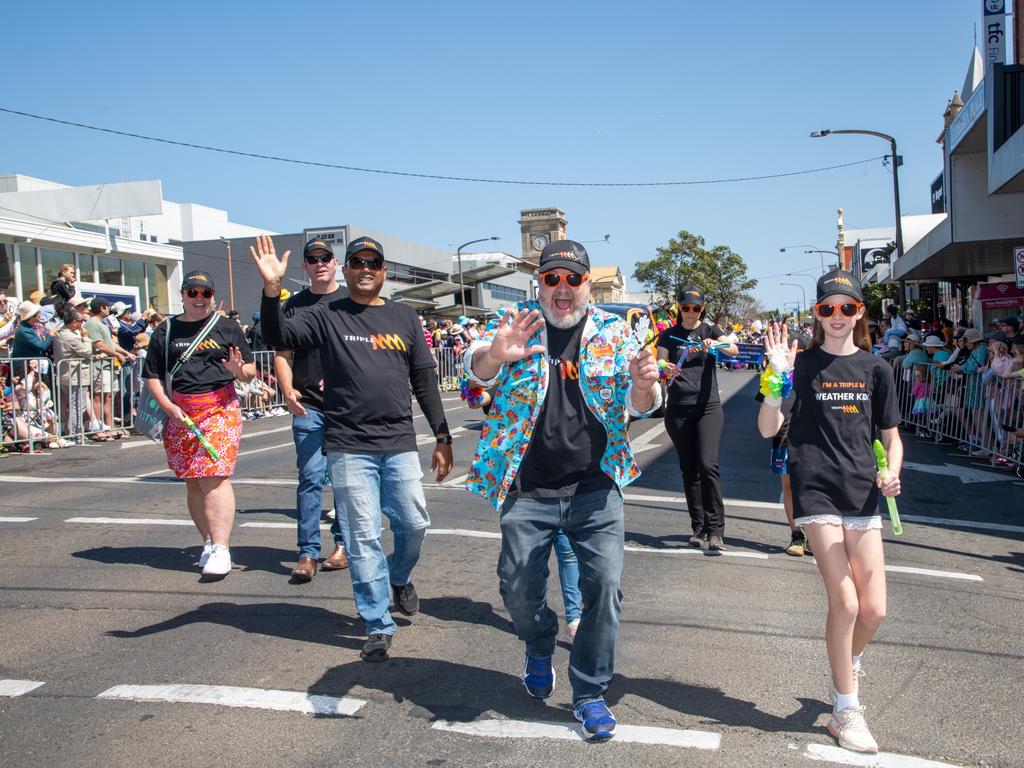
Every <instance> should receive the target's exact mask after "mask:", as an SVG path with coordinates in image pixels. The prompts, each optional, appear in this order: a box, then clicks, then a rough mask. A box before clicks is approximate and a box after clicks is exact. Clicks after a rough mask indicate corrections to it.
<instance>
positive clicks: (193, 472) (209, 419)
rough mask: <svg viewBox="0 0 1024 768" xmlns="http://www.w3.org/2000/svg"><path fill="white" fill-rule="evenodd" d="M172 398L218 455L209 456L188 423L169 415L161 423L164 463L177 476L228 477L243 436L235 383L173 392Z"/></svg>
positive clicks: (236, 458) (233, 466)
mask: <svg viewBox="0 0 1024 768" xmlns="http://www.w3.org/2000/svg"><path fill="white" fill-rule="evenodd" d="M171 400H172V401H173V402H174V404H175V405H177V406H178V407H179V408H181V410H183V411H184V412H185V415H186V416H188V417H189V418H190V419H192V421H193V422H195V425H196V426H197V427H198V428H199V431H200V432H202V433H203V435H204V436H205V437H206V439H207V440H208V441H209V442H210V444H211V445H212V446H213V447H214V449H215V450H216V451H217V453H218V454H219V455H220V458H219V459H216V460H215V459H214V458H213V457H212V456H210V454H209V453H208V452H207V450H206V449H205V448H204V447H203V446H202V444H201V443H200V442H199V440H198V439H197V438H196V436H195V435H194V434H192V431H191V430H190V429H188V427H180V426H178V425H177V424H176V423H174V422H173V421H171V419H168V420H167V424H166V426H165V427H164V451H165V452H166V453H167V466H168V467H170V468H171V469H172V470H173V471H174V474H175V475H176V476H178V477H230V476H231V475H232V473H234V471H235V462H236V461H237V460H238V441H239V440H241V438H242V412H241V410H240V409H239V407H238V397H237V395H236V394H235V387H234V385H232V384H228V385H227V386H224V387H221V388H220V389H217V390H214V391H213V392H204V393H203V394H200V395H186V394H182V393H180V392H175V393H173V395H172V396H171Z"/></svg>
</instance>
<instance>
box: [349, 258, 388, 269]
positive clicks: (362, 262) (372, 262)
mask: <svg viewBox="0 0 1024 768" xmlns="http://www.w3.org/2000/svg"><path fill="white" fill-rule="evenodd" d="M348 266H349V267H350V268H352V269H363V267H366V268H367V269H371V270H373V271H374V272H380V271H381V270H382V269H384V259H364V258H363V257H362V256H349V257H348Z"/></svg>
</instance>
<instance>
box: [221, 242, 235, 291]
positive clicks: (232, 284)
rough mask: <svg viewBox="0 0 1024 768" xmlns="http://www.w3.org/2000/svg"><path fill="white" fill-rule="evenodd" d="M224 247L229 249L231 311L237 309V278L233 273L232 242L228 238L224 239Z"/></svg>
mask: <svg viewBox="0 0 1024 768" xmlns="http://www.w3.org/2000/svg"><path fill="white" fill-rule="evenodd" d="M221 240H223V241H224V245H225V246H227V249H228V302H229V303H230V304H231V309H234V308H235V276H234V275H233V274H232V273H231V241H230V240H228V239H227V238H226V237H222V238H221Z"/></svg>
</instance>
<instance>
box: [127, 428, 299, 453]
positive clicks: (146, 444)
mask: <svg viewBox="0 0 1024 768" xmlns="http://www.w3.org/2000/svg"><path fill="white" fill-rule="evenodd" d="M291 429H292V425H291V424H289V425H288V426H287V427H276V428H275V429H263V430H260V431H259V432H243V433H242V437H241V439H242V440H245V439H247V438H250V437H259V436H260V435H273V434H275V433H277V432H285V431H287V432H291ZM163 447H164V446H163V443H155V442H153V441H152V440H148V439H145V438H144V439H142V440H137V441H134V442H131V443H121V450H122V451H125V450H128V449H129V448H163Z"/></svg>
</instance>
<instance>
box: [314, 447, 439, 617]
mask: <svg viewBox="0 0 1024 768" xmlns="http://www.w3.org/2000/svg"><path fill="white" fill-rule="evenodd" d="M327 464H328V466H329V467H330V473H331V485H332V486H333V487H334V499H335V502H334V503H335V505H336V508H337V510H338V517H339V518H341V517H344V518H345V519H346V520H347V521H348V534H347V536H346V542H347V543H348V551H349V555H350V556H351V558H350V563H351V573H352V593H353V596H354V597H355V601H356V608H357V609H358V611H359V615H360V616H361V617H362V619H363V621H364V622H365V623H366V634H367V635H369V636H373V635H377V634H380V635H393V634H394V633H395V629H396V625H395V621H394V619H392V618H391V613H390V611H389V610H388V608H389V606H390V604H391V600H392V596H393V595H394V600H395V607H396V608H398V610H400V611H402V613H404V614H406V615H407V616H411V615H413V614H414V613H416V611H417V610H419V598H418V597H417V596H416V592H415V590H413V589H411V585H412V569H413V568H414V567H415V566H416V563H417V561H419V559H420V549H421V547H422V546H423V539H424V537H425V536H426V534H427V528H428V527H429V525H430V517H429V516H428V515H427V501H426V498H425V497H424V495H423V484H422V483H421V482H420V480H421V478H422V477H423V471H422V470H421V469H420V457H419V454H418V453H416V452H415V451H411V452H407V453H384V454H355V453H328V454H327ZM382 513H383V514H384V515H386V516H387V518H388V522H389V523H390V527H391V536H392V538H393V539H394V542H395V548H394V551H393V552H392V553H391V554H390V555H388V556H386V557H385V555H384V547H383V546H381V541H380V534H381V514H382ZM406 592H408V594H406Z"/></svg>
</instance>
